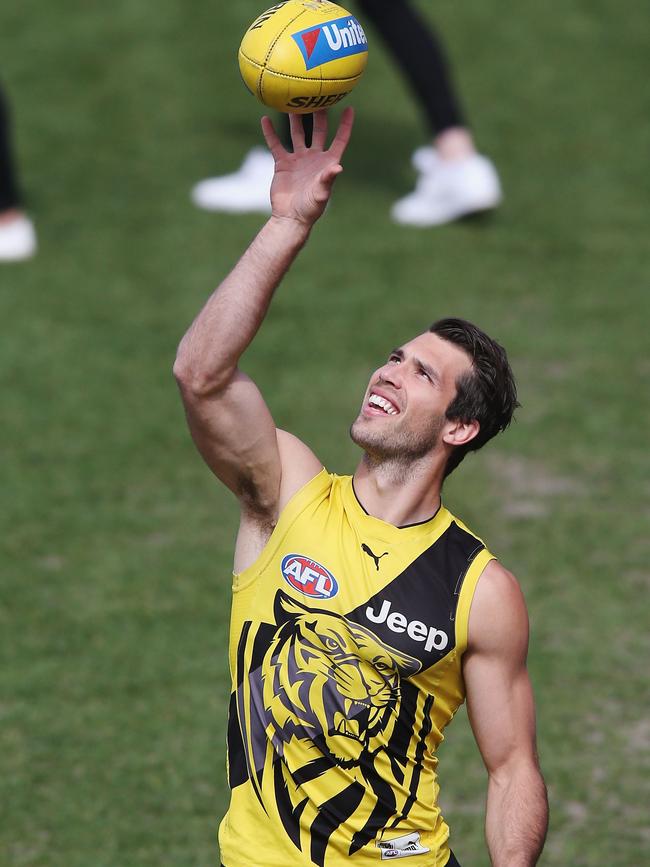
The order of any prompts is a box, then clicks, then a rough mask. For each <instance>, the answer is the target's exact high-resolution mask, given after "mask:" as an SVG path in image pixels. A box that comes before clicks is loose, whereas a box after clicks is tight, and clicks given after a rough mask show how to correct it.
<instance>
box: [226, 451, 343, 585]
mask: <svg viewBox="0 0 650 867" xmlns="http://www.w3.org/2000/svg"><path fill="white" fill-rule="evenodd" d="M330 485H331V476H330V474H329V473H328V472H327V470H326V469H325V467H323V468H322V469H321V470H320V472H318V473H316V475H315V476H314V477H313V478H311V479H310V480H309V481H308V482H306V483H305V484H304V485H303V486H302V488H300V490H298V491H296V493H295V494H294V495H293V497H291V499H290V500H289V502H288V503H287V505H286V506H285V507H284V509H283V510H282V512H281V513H280V517H279V518H278V523H277V524H276V525H275V527H274V528H273V532H272V533H271V535H270V536H269V540H268V542H267V543H266V545H265V546H264V549H263V550H262V552H261V554H260V555H259V557H258V558H257V560H255V561H254V562H253V563H251V565H250V566H248V567H247V568H246V569H244V570H243V571H242V572H233V573H232V590H233V593H237V592H238V591H239V590H244V589H245V588H246V587H248V586H249V585H250V584H252V582H253V581H254V580H255V579H256V578H257V576H258V575H259V574H260V573H261V572H262V571H263V570H264V569H265V567H266V566H267V564H268V562H269V560H271V558H272V557H273V555H274V554H275V552H276V550H277V547H278V545H279V544H280V542H281V541H282V539H283V538H284V536H285V535H286V533H287V531H288V530H289V527H291V525H292V524H293V522H294V521H295V520H296V518H297V517H298V515H299V514H300V513H301V512H302V511H303V509H304V508H305V507H306V506H307V505H308V504H309V503H310V502H312V500H315V499H316V498H317V497H318V496H320V494H321V493H322V492H323V491H324V490H325V489H326V488H327V487H329V486H330Z"/></svg>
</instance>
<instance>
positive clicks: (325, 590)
mask: <svg viewBox="0 0 650 867" xmlns="http://www.w3.org/2000/svg"><path fill="white" fill-rule="evenodd" d="M281 569H282V574H283V575H284V580H285V581H286V582H287V584H289V585H290V586H291V587H293V589H294V590H298V591H299V592H300V593H302V594H303V595H304V596H309V598H310V599H331V598H332V597H333V596H336V594H337V593H338V592H339V585H338V582H337V580H336V578H335V577H334V576H333V575H332V573H331V572H330V571H329V569H326V568H325V567H324V566H321V564H320V563H316V561H315V560H310V559H309V557H304V556H303V555H302V554H287V556H286V557H285V558H284V560H283V561H282V566H281Z"/></svg>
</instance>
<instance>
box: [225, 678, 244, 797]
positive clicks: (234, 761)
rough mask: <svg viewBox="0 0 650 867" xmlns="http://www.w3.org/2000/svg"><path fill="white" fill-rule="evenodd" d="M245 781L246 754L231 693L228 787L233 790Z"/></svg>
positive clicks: (234, 695)
mask: <svg viewBox="0 0 650 867" xmlns="http://www.w3.org/2000/svg"><path fill="white" fill-rule="evenodd" d="M247 779H248V766H247V764H246V753H245V752H244V741H243V740H242V736H241V730H240V728H239V717H238V716H237V694H236V693H234V692H233V693H232V695H231V696H230V707H229V709H228V785H229V786H230V788H231V789H234V788H235V787H236V786H241V785H242V783H245V782H246V780H247Z"/></svg>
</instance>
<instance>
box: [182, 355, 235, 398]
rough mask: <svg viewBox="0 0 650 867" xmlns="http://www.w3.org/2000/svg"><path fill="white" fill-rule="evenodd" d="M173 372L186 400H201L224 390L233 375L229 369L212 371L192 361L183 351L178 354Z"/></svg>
mask: <svg viewBox="0 0 650 867" xmlns="http://www.w3.org/2000/svg"><path fill="white" fill-rule="evenodd" d="M172 373H173V374H174V379H175V380H176V382H177V383H178V387H179V389H180V391H181V394H182V395H183V399H185V400H200V399H201V398H205V397H210V396H211V395H214V394H216V393H218V392H219V391H222V390H223V389H224V388H225V387H226V385H227V384H228V382H229V381H230V379H231V376H232V374H231V373H230V372H229V371H224V370H219V371H211V370H207V369H205V368H203V367H202V366H201V365H197V364H194V363H191V362H190V361H189V359H187V358H186V357H185V356H184V355H183V353H182V352H179V353H178V355H177V356H176V360H175V361H174V366H173V368H172Z"/></svg>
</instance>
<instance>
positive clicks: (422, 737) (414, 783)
mask: <svg viewBox="0 0 650 867" xmlns="http://www.w3.org/2000/svg"><path fill="white" fill-rule="evenodd" d="M433 701H434V699H433V696H432V695H429V696H427V700H426V701H425V703H424V711H423V719H422V728H421V729H420V734H419V735H418V737H419V740H418V745H417V748H416V750H415V767H414V768H413V776H412V777H411V786H410V794H409V797H408V800H407V801H406V804H404V809H403V811H402V815H403V816H404V817H406V816H408V814H409V813H410V812H411V807H412V806H413V804H414V803H415V799H416V798H417V794H418V788H419V786H420V777H421V775H422V768H423V767H424V764H423V762H424V751H425V750H426V748H427V738H428V737H429V735H430V734H431V728H432V725H433V724H432V722H431V709H432V707H433Z"/></svg>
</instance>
